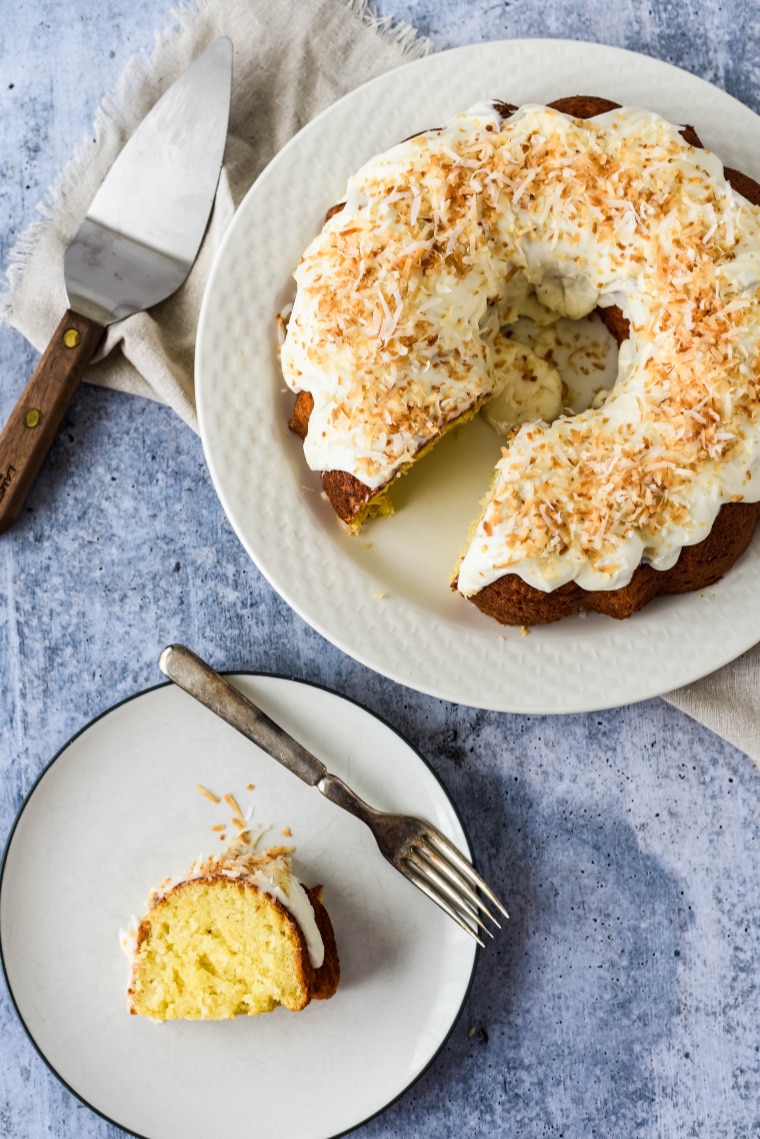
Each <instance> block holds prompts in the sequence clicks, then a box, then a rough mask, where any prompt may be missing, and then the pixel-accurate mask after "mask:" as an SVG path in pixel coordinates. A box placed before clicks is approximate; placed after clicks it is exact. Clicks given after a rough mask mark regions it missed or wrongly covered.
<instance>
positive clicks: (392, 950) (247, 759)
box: [0, 675, 476, 1139]
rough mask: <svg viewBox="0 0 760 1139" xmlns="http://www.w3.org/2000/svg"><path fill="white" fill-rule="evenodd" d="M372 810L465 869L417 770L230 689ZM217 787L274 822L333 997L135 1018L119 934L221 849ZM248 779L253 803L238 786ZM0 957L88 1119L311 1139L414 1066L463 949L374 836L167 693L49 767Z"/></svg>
mask: <svg viewBox="0 0 760 1139" xmlns="http://www.w3.org/2000/svg"><path fill="white" fill-rule="evenodd" d="M231 679H232V680H233V681H234V683H235V684H237V685H238V686H239V687H240V688H241V689H243V691H245V692H246V693H247V694H248V695H249V696H251V698H252V699H253V700H254V701H255V702H256V703H258V704H259V705H260V706H261V707H263V708H264V709H265V711H267V712H268V714H269V715H270V716H271V717H272V718H273V719H275V720H277V721H278V722H279V723H281V724H282V725H283V726H284V727H285V728H286V729H287V730H289V731H290V732H291V733H292V734H293V735H294V736H296V738H298V739H300V740H301V741H302V742H303V743H304V744H305V745H306V746H307V747H308V748H310V750H312V751H313V752H314V754H315V755H317V756H318V757H319V758H320V759H322V761H323V762H324V763H326V765H327V766H328V768H329V770H331V771H333V772H335V773H336V774H337V775H340V776H342V777H343V778H344V779H346V780H347V782H348V783H349V784H350V785H351V786H352V787H354V788H355V789H356V791H357V792H358V793H359V794H360V795H361V796H362V797H363V798H366V799H367V801H369V802H370V803H372V804H373V805H375V806H378V807H380V808H381V809H387V810H402V811H407V812H410V813H414V814H418V815H422V816H423V817H426V818H428V819H429V820H430V821H431V822H432V823H434V824H435V825H436V826H438V827H440V829H441V830H442V831H444V832H445V833H446V834H447V835H448V836H449V837H450V838H451V839H452V841H453V842H455V843H456V844H457V846H458V847H459V848H460V849H461V850H463V851H464V852H465V853H467V854H470V847H469V843H468V841H467V837H466V835H465V833H464V831H463V829H462V825H461V823H460V821H459V818H458V816H457V813H456V811H455V809H454V807H453V806H452V804H451V801H450V800H449V799H448V797H447V795H446V793H445V791H444V790H443V787H442V786H441V784H440V783H439V781H438V779H437V778H436V776H435V775H434V774H433V772H432V770H431V769H430V768H429V767H428V766H427V764H426V763H425V762H424V761H423V760H422V759H421V758H420V756H419V755H418V754H417V753H416V752H415V751H414V750H413V749H412V748H411V747H410V745H409V744H407V743H406V742H405V741H404V740H403V739H402V738H401V737H400V736H399V735H398V734H397V733H396V732H394V731H393V730H392V729H391V728H390V727H389V726H388V725H387V724H385V723H384V722H382V721H381V720H379V719H378V718H377V717H376V716H374V715H372V714H370V713H368V712H367V711H365V710H364V709H362V708H360V707H359V706H358V705H356V704H354V703H352V702H350V701H348V700H345V699H343V698H341V697H339V696H337V695H335V694H334V693H330V692H328V691H326V690H324V689H322V688H318V687H314V686H312V685H309V684H304V683H299V682H296V681H292V680H286V679H282V678H278V677H266V676H254V675H241V676H234V677H232V678H231ZM199 783H201V784H203V785H204V786H206V787H208V788H209V789H212V790H214V791H215V792H216V793H217V794H218V795H224V794H225V793H226V792H231V793H232V794H234V795H235V797H236V798H237V800H238V802H239V804H240V806H241V808H242V809H243V810H244V811H245V810H246V808H247V806H249V805H252V806H253V810H254V814H253V825H257V824H261V825H265V824H271V825H272V832H271V833H272V836H273V838H274V840H275V841H284V840H283V839H281V838H280V837H279V835H280V830H281V829H282V828H283V827H285V826H289V827H290V828H291V830H292V833H293V838H292V840H287V841H292V842H294V843H295V846H296V854H295V867H296V870H297V872H298V873H299V876H301V877H302V878H303V880H304V881H305V882H306V884H307V885H314V884H316V883H318V882H321V883H322V884H323V885H324V901H325V904H326V906H327V908H328V910H329V913H330V916H331V919H332V922H333V925H334V928H335V935H336V939H337V942H338V950H339V954H340V960H341V974H342V975H341V983H340V986H339V988H338V991H337V993H336V995H335V996H334V997H333V998H332V999H331V1000H329V1001H314V1002H312V1004H311V1005H309V1006H308V1007H307V1008H306V1009H305V1010H304V1011H303V1012H301V1013H289V1012H287V1011H286V1010H285V1009H282V1008H279V1009H276V1010H275V1011H274V1012H273V1013H270V1014H267V1015H265V1016H259V1017H240V1018H238V1019H237V1020H235V1021H231V1022H224V1023H220V1022H203V1023H200V1022H183V1021H175V1022H169V1023H166V1024H163V1025H157V1024H154V1023H153V1022H151V1021H147V1020H144V1019H143V1018H141V1017H132V1016H129V1014H128V1013H127V1009H126V1003H125V993H126V983H127V977H128V972H129V968H128V963H127V959H126V958H125V957H124V955H123V953H122V951H121V947H120V945H119V938H118V933H119V928H120V927H124V926H126V925H127V923H128V921H129V919H130V917H131V915H132V914H133V913H139V912H140V911H141V909H142V906H143V902H144V900H145V898H146V895H147V893H148V891H149V889H150V887H151V886H153V885H155V884H157V883H158V882H160V881H162V880H163V878H165V877H166V876H167V875H169V874H171V875H180V874H182V873H183V872H184V871H185V870H186V869H187V867H188V866H189V865H190V864H191V863H192V862H193V860H194V859H195V858H196V857H197V856H198V854H199V853H200V852H201V851H203V852H204V853H207V852H208V851H209V850H212V849H213V848H214V846H219V845H220V843H219V836H218V834H215V833H212V831H211V827H212V826H213V825H215V824H216V823H220V822H229V819H230V815H231V812H230V810H229V808H227V807H225V805H224V803H223V802H222V804H220V806H218V807H217V806H215V805H214V804H213V803H211V802H209V800H208V799H206V798H204V797H203V796H202V795H201V794H199V792H198V790H197V785H198V784H199ZM249 783H252V784H254V788H255V789H254V790H253V791H247V790H246V788H247V786H248V784H249ZM0 952H1V954H2V964H3V969H4V972H5V976H6V980H7V982H8V988H9V991H10V993H11V996H12V998H13V1001H14V1003H15V1006H16V1009H17V1011H18V1013H19V1016H20V1018H21V1020H22V1022H23V1024H24V1026H25V1028H26V1030H27V1031H28V1033H29V1035H30V1037H31V1039H32V1041H33V1042H34V1044H35V1045H36V1047H37V1049H38V1051H39V1052H40V1054H41V1055H42V1057H43V1059H44V1060H45V1061H46V1062H47V1063H48V1064H49V1066H50V1067H51V1068H52V1070H53V1071H54V1072H55V1074H56V1075H57V1076H58V1077H59V1078H60V1079H61V1080H62V1081H63V1082H64V1083H65V1084H66V1085H68V1087H69V1088H70V1089H71V1090H72V1091H73V1092H74V1093H75V1094H76V1095H77V1096H79V1098H80V1099H81V1100H83V1101H84V1102H85V1103H86V1104H87V1105H88V1106H89V1107H91V1108H92V1109H93V1110H95V1111H96V1112H98V1113H99V1114H101V1115H103V1116H105V1117H106V1118H107V1119H108V1120H110V1121H112V1122H114V1123H117V1124H118V1125H119V1126H120V1127H122V1128H124V1129H125V1130H128V1131H131V1132H133V1133H135V1134H137V1135H139V1136H144V1137H146V1139H196V1137H197V1139H208V1136H210V1135H220V1134H222V1133H223V1132H227V1131H229V1132H230V1133H231V1134H232V1133H234V1134H235V1135H239V1136H241V1137H245V1136H249V1135H266V1136H268V1137H269V1139H326V1137H327V1136H334V1135H337V1134H340V1133H342V1132H343V1131H345V1130H347V1129H349V1128H352V1127H356V1126H358V1125H359V1124H360V1123H362V1122H364V1121H365V1120H366V1119H368V1118H369V1117H371V1116H372V1115H374V1114H375V1113H376V1112H378V1111H381V1110H382V1109H383V1108H384V1107H386V1106H387V1105H388V1104H389V1103H390V1102H391V1101H392V1100H393V1099H394V1098H396V1097H397V1096H398V1095H400V1094H401V1093H402V1092H403V1091H404V1090H405V1089H406V1088H408V1087H409V1085H410V1084H411V1083H413V1081H414V1080H416V1079H417V1077H418V1076H419V1075H420V1074H421V1072H422V1071H423V1070H424V1069H425V1068H426V1067H427V1065H428V1064H429V1063H430V1061H431V1060H432V1058H433V1057H434V1056H435V1055H436V1053H437V1052H438V1050H439V1049H440V1048H441V1046H442V1044H443V1043H444V1041H445V1040H446V1038H447V1036H448V1034H449V1032H450V1031H451V1029H452V1027H453V1025H454V1024H455V1022H456V1020H457V1018H458V1016H459V1013H460V1011H461V1009H462V1005H463V1003H464V1000H465V998H466V996H467V993H468V991H469V986H470V983H471V979H472V975H473V971H474V966H475V959H476V948H475V945H474V943H473V942H472V941H471V940H470V939H469V938H468V937H467V935H466V934H464V933H462V931H461V930H460V929H459V928H458V927H457V926H456V925H455V924H454V922H452V921H451V920H450V919H449V918H447V917H445V915H444V914H442V913H441V911H440V910H439V909H438V908H437V907H436V906H435V905H433V904H432V903H431V902H429V901H428V900H427V899H426V898H424V897H423V896H422V895H421V894H420V893H419V891H417V890H416V889H415V888H414V887H413V886H412V885H411V884H410V883H408V882H407V881H406V880H405V879H404V878H402V876H401V875H400V874H398V873H397V871H395V870H394V869H393V868H392V867H391V866H390V865H389V864H388V863H387V862H386V861H385V860H384V859H383V858H382V856H381V855H380V854H379V852H378V850H377V847H376V846H375V843H374V839H373V838H372V835H371V834H370V832H369V831H368V830H367V828H366V827H364V826H363V825H362V824H361V823H360V822H358V821H357V820H356V819H354V818H352V817H351V816H350V815H348V814H346V813H345V812H344V811H341V810H340V809H339V808H337V807H335V806H334V805H333V804H331V803H329V802H328V801H327V800H325V799H323V798H322V796H321V795H320V794H319V792H318V791H316V790H315V789H314V788H311V787H307V786H306V785H305V784H303V783H301V782H300V780H298V779H297V778H296V777H295V776H293V775H291V774H290V773H289V772H288V771H286V770H285V769H284V768H282V767H280V766H279V765H278V764H277V763H276V762H275V761H274V760H273V759H271V758H270V757H269V756H267V755H265V754H264V753H263V752H261V751H259V749H258V748H256V747H255V746H254V745H253V744H251V743H249V742H248V741H246V740H245V739H243V738H242V737H241V736H240V735H238V734H237V733H236V732H235V731H234V730H233V729H232V728H230V727H229V726H228V725H226V724H225V723H223V722H222V721H221V720H219V719H218V718H217V717H215V716H213V715H211V714H210V713H209V712H208V711H207V710H206V709H204V708H202V707H201V706H200V705H199V704H197V703H196V702H195V701H193V700H192V699H191V698H190V697H189V696H187V695H186V694H185V693H183V692H181V691H180V690H179V689H178V688H176V687H174V686H169V685H163V686H161V687H159V688H155V689H152V690H150V691H148V692H145V693H142V694H141V695H138V696H135V697H133V698H132V699H130V700H127V701H126V702H124V703H122V704H119V705H117V706H116V707H114V708H112V709H111V710H110V711H108V712H106V713H105V714H104V715H103V716H101V717H100V718H98V719H96V720H94V721H93V722H92V723H91V724H90V725H88V727H87V728H85V730H84V731H83V732H81V733H80V734H79V735H78V736H76V737H75V738H74V739H73V740H72V741H71V742H70V743H69V744H67V745H66V747H65V748H64V749H63V750H62V751H61V752H59V754H58V755H57V756H56V757H55V759H54V761H53V762H52V763H51V764H50V765H49V766H48V767H47V768H46V769H45V771H44V772H43V774H42V776H41V777H40V779H39V780H38V782H37V783H36V784H35V786H34V788H33V790H32V791H31V793H30V795H29V796H28V798H27V800H26V802H25V804H24V806H23V807H22V809H21V812H20V813H19V816H18V819H17V820H16V824H15V827H14V829H13V831H12V834H11V837H10V839H9V842H8V846H7V848H6V853H5V859H4V864H3V869H2V879H1V880H0Z"/></svg>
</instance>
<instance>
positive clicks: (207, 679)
mask: <svg viewBox="0 0 760 1139" xmlns="http://www.w3.org/2000/svg"><path fill="white" fill-rule="evenodd" d="M158 665H159V668H160V669H161V671H162V672H163V673H164V675H165V676H167V677H168V678H169V680H173V681H174V683H175V684H176V685H178V686H179V687H180V688H183V689H184V690H185V692H188V693H189V694H190V695H191V696H194V697H195V699H196V700H199V701H200V703H201V704H204V705H205V706H206V707H207V708H209V709H210V710H211V711H212V712H215V713H216V715H217V716H221V718H222V719H223V720H226V721H227V723H228V724H231V725H232V727H233V728H236V729H237V731H239V732H241V733H242V735H244V736H246V738H247V739H249V740H252V741H253V743H255V744H257V745H258V746H259V747H260V748H261V749H262V750H263V751H265V752H267V753H268V754H269V755H271V756H272V757H273V758H274V759H276V760H277V761H278V762H279V763H281V764H282V765H283V766H284V767H287V769H288V771H292V772H293V774H294V775H297V776H298V777H299V778H300V779H303V781H304V783H308V784H309V786H310V787H317V788H318V789H319V790H320V791H321V792H322V794H323V795H324V796H325V797H326V798H328V799H329V800H330V801H331V802H332V803H336V804H337V805H338V806H339V807H343V809H344V810H346V811H350V813H351V814H352V815H355V816H356V817H357V818H358V819H361V820H362V822H363V823H366V824H367V826H368V827H369V829H370V830H371V831H372V833H373V835H374V836H375V840H376V842H377V845H378V847H379V848H380V853H381V854H382V855H383V856H384V857H385V858H386V859H387V860H388V862H390V863H391V865H393V866H395V867H396V869H397V870H398V871H400V873H401V874H403V875H404V877H405V878H408V879H409V881H410V882H413V883H414V885H415V886H417V888H418V889H420V890H422V892H423V894H427V896H428V898H430V899H431V900H432V901H434V902H435V903H436V904H437V905H439V906H440V907H441V909H442V910H444V911H445V913H447V914H448V915H449V917H451V918H453V919H454V921H455V922H457V924H458V925H460V926H461V927H462V929H463V930H465V931H466V932H467V933H469V935H470V937H473V938H474V939H475V941H477V942H478V944H479V945H481V946H482V945H483V941H482V940H481V938H480V936H479V934H478V931H479V930H480V931H483V932H484V933H486V934H488V936H489V937H493V934H492V932H491V930H490V929H489V928H488V926H487V925H486V923H485V921H484V919H486V920H488V921H490V922H492V923H493V924H494V925H495V926H497V927H498V928H501V927H500V924H499V921H498V920H497V918H496V917H495V916H494V914H493V913H492V912H491V910H490V909H489V908H488V906H487V905H486V904H485V902H484V901H483V898H482V897H481V896H480V895H481V894H482V895H484V896H485V898H486V899H487V900H488V901H489V902H490V903H491V905H492V907H493V908H494V909H498V910H499V911H500V912H501V913H502V914H503V915H504V917H508V916H509V915H508V914H507V911H506V910H505V908H504V906H503V905H502V904H501V902H500V901H499V899H498V898H497V897H496V895H495V894H494V892H493V890H492V889H491V888H490V886H488V885H487V884H486V883H485V882H484V881H483V879H482V878H481V877H480V875H479V874H478V873H477V872H476V870H475V869H474V868H473V867H472V866H471V865H470V863H469V862H468V861H467V859H466V858H464V856H463V855H462V854H460V852H459V851H458V850H457V848H456V847H455V846H454V845H453V844H452V843H451V842H449V840H448V839H447V838H446V836H445V835H443V834H441V832H440V831H439V830H438V829H437V828H436V827H434V826H431V824H430V823H426V822H424V820H422V819H417V818H414V816H412V815H396V814H391V813H389V812H387V811H376V810H375V809H374V808H373V807H370V806H369V805H368V804H367V803H365V802H364V801H363V800H362V799H360V798H359V796H358V795H355V794H354V792H353V791H352V790H351V788H350V787H348V786H347V785H346V784H345V783H344V782H343V780H342V779H339V778H338V777H337V775H331V774H330V772H329V771H328V770H327V768H326V767H325V765H324V764H323V763H321V762H320V760H318V759H317V758H316V756H314V755H312V754H311V752H310V751H307V749H306V748H305V747H303V746H302V745H301V744H300V743H298V741H297V740H294V739H293V737H292V736H290V735H288V733H287V732H286V731H285V730H284V728H281V727H280V726H279V724H276V723H275V722H274V720H270V718H269V716H267V715H266V713H265V712H262V711H261V709H260V708H257V707H256V705H255V704H254V703H253V702H252V701H251V700H249V699H248V697H247V696H244V695H243V693H242V692H240V691H239V690H238V689H237V688H235V687H234V685H232V684H231V683H230V682H229V681H228V680H227V679H226V678H225V677H223V676H220V675H219V673H218V672H215V671H214V670H213V668H211V666H210V665H208V664H206V662H205V661H204V660H201V658H200V657H199V656H197V655H196V654H195V653H194V652H192V651H191V650H190V649H188V648H186V647H185V646H184V645H169V646H168V647H167V648H165V649H164V651H163V652H162V653H161V656H160V657H159V660H158ZM478 891H479V893H478Z"/></svg>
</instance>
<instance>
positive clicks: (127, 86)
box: [0, 0, 430, 431]
mask: <svg viewBox="0 0 760 1139" xmlns="http://www.w3.org/2000/svg"><path fill="white" fill-rule="evenodd" d="M172 17H173V21H172V23H171V24H170V26H169V27H168V29H167V30H166V31H164V32H163V33H160V34H159V35H158V37H157V43H156V47H155V50H154V52H153V56H152V58H151V59H150V61H144V62H143V61H138V60H133V61H132V63H131V64H130V65H129V67H128V68H127V70H126V72H125V73H124V75H123V76H122V78H121V81H120V84H119V88H118V91H117V92H116V94H114V95H113V96H111V97H110V98H108V99H106V100H105V101H104V103H103V104H102V106H101V108H100V110H99V111H98V114H97V118H96V121H95V129H94V131H93V134H94V141H90V140H88V142H87V143H86V144H85V145H84V146H83V147H82V148H81V150H80V151H79V152H78V153H77V154H76V155H75V156H74V158H73V159H72V161H71V163H70V164H69V166H68V167H67V168H66V169H65V170H64V172H63V173H62V175H61V177H60V179H59V181H58V184H57V185H56V186H55V187H54V188H53V189H52V191H51V192H50V195H49V197H48V201H47V202H46V203H44V205H43V206H41V207H40V209H41V212H42V214H43V217H44V218H45V220H44V221H41V222H37V223H35V224H34V225H32V226H31V228H30V229H29V230H28V231H27V232H26V233H25V234H24V235H23V236H22V238H21V241H20V242H19V244H18V245H17V247H16V249H15V250H14V251H13V252H12V253H11V259H10V261H11V263H10V267H9V269H8V271H7V276H8V285H9V288H8V291H7V293H6V294H5V295H4V296H2V297H0V306H2V310H3V315H4V317H5V319H6V320H7V321H8V322H9V323H10V324H11V325H13V327H14V328H17V329H18V330H19V331H20V332H22V333H23V335H24V336H25V337H26V338H27V340H29V341H31V343H32V344H33V345H34V347H35V348H37V349H39V350H40V351H42V350H43V349H44V348H45V346H46V345H47V344H48V342H49V340H50V337H51V336H52V334H53V332H54V330H55V328H56V326H57V324H58V321H59V320H60V318H61V316H62V315H63V313H64V312H65V310H66V308H67V307H68V305H67V302H66V290H65V287H64V281H63V257H64V253H65V250H66V248H67V246H68V244H69V242H70V241H71V238H72V237H73V236H74V234H75V233H76V231H77V229H78V228H79V226H80V224H81V222H82V221H83V219H84V216H85V213H86V211H87V208H88V206H89V204H90V202H91V200H92V198H93V196H94V194H95V191H96V190H97V188H98V186H99V185H100V183H101V181H102V180H103V177H104V176H105V174H106V173H107V171H108V170H109V169H110V167H111V164H112V163H113V160H114V158H115V157H116V155H117V154H118V153H119V151H120V150H121V148H122V146H123V145H124V142H125V141H126V139H127V138H128V137H129V136H130V134H131V133H132V131H133V130H134V128H135V127H136V126H137V124H138V123H139V122H140V121H141V120H142V119H143V118H144V116H145V114H146V113H147V111H148V110H149V109H150V107H151V106H152V105H153V103H154V102H155V101H156V99H157V97H158V96H159V95H161V94H162V93H163V92H164V91H165V90H166V89H167V87H169V86H170V85H171V84H172V83H173V82H174V80H175V79H176V78H177V77H178V76H179V75H181V73H182V72H183V71H184V69H185V68H186V67H187V66H188V65H189V64H190V63H191V62H192V60H193V59H194V58H195V57H196V56H197V55H198V54H199V53H200V52H201V51H202V50H203V49H204V48H205V47H207V46H208V45H209V44H210V43H211V42H212V41H213V40H214V39H216V37H217V36H220V35H225V36H229V38H230V39H231V40H232V43H233V45H234V62H233V90H232V106H231V111H230V125H229V135H228V140H227V148H226V151H225V158H224V167H223V170H222V175H221V179H220V182H219V189H218V191H217V197H216V202H215V204H214V211H213V214H212V217H211V222H210V224H209V229H208V231H207V234H206V237H205V239H204V242H203V246H202V248H201V252H200V254H199V256H198V260H197V262H196V264H195V265H194V267H193V269H192V271H191V273H190V276H189V278H188V280H187V282H186V284H185V285H184V286H183V287H182V289H180V290H179V292H178V293H176V294H175V295H174V296H173V297H170V298H169V300H167V301H165V302H164V303H163V304H161V305H157V306H156V307H154V308H153V309H151V310H150V312H149V313H148V312H145V313H137V314H136V315H135V316H132V317H129V318H128V319H127V320H123V321H120V322H119V323H117V324H115V325H112V326H111V327H110V328H109V330H108V332H107V335H106V337H105V340H104V343H103V345H102V347H101V349H100V351H99V353H98V356H97V358H96V363H95V364H94V366H93V367H91V368H90V369H89V370H88V372H87V379H88V380H89V381H91V382H92V383H97V384H102V385H104V386H106V387H109V388H118V389H120V390H121V391H126V392H132V393H134V394H137V395H142V396H148V397H150V398H152V399H156V400H160V401H162V402H163V403H168V404H169V405H170V406H171V407H173V408H174V410H175V411H176V412H177V413H178V414H179V415H181V416H182V418H183V419H184V420H185V422H186V423H188V424H189V425H190V426H191V427H192V428H193V430H196V431H197V429H198V426H197V419H196V413H195V399H194V394H193V353H194V346H195V333H196V328H197V323H198V314H199V311H200V305H201V300H202V298H203V290H204V286H205V282H206V279H207V277H208V273H209V269H210V266H211V263H212V261H213V258H214V254H215V252H216V250H217V249H218V247H219V243H220V241H221V238H222V235H223V234H224V231H225V230H226V228H227V226H228V224H229V222H230V220H231V218H232V215H233V213H234V211H235V209H236V208H237V206H238V205H239V203H240V201H241V199H242V198H243V196H244V195H245V193H246V191H247V190H248V188H249V187H250V186H251V184H252V183H253V181H254V180H255V178H256V177H257V175H258V174H259V173H260V172H261V171H262V170H263V169H264V167H265V166H266V165H267V163H268V162H269V161H270V159H271V158H272V157H273V156H274V155H275V154H276V153H277V151H278V150H279V149H280V148H281V147H282V146H283V145H284V144H285V143H286V142H287V141H288V139H289V138H291V136H292V135H294V134H295V133H296V131H298V130H300V128H301V127H302V126H304V124H305V123H307V122H308V121H309V120H310V119H311V118H313V117H314V115H316V114H317V113H318V112H319V111H321V110H323V108H325V107H327V106H329V105H330V104H331V103H334V102H335V100H336V99H339V98H340V96H341V95H345V94H346V92H347V91H350V90H352V89H353V88H354V87H358V86H359V85H360V84H361V83H364V82H366V80H368V79H371V78H373V77H374V76H375V75H380V74H381V73H382V72H385V71H388V70H389V69H390V68H392V67H398V65H399V64H401V63H406V62H407V61H408V60H410V59H414V58H416V57H418V56H421V55H424V54H426V52H428V51H429V50H430V44H429V43H428V41H426V40H424V39H422V38H421V37H420V36H418V35H417V33H416V32H415V31H414V29H413V28H410V27H409V26H408V25H403V24H401V25H400V24H392V23H391V22H390V21H389V20H379V19H376V18H374V16H373V15H372V12H371V10H370V9H369V7H368V6H367V3H366V0H195V2H193V3H192V4H191V5H189V6H188V5H186V6H184V7H182V8H181V9H179V11H177V12H174V13H172Z"/></svg>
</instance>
